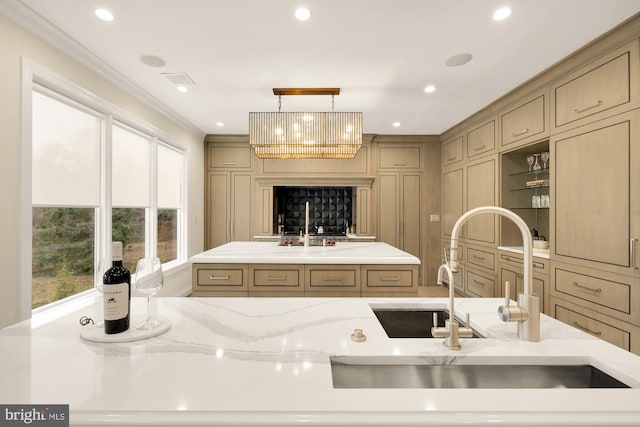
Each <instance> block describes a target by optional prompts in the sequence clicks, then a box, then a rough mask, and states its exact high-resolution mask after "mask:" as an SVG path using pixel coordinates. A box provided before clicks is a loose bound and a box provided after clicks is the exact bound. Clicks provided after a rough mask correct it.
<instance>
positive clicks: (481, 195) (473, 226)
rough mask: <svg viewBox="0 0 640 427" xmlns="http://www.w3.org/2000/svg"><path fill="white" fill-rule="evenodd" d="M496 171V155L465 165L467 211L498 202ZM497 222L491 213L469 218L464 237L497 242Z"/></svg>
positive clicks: (484, 241) (496, 218)
mask: <svg viewBox="0 0 640 427" xmlns="http://www.w3.org/2000/svg"><path fill="white" fill-rule="evenodd" d="M497 173H498V158H497V156H492V157H490V158H487V159H484V160H482V161H479V162H474V163H471V164H467V165H466V166H465V179H466V191H465V194H466V202H467V203H466V210H467V211H468V210H471V209H473V208H477V207H480V206H495V205H497V204H498V197H497V192H498V191H497ZM456 220H457V218H456ZM497 223H498V217H497V215H493V214H484V215H479V216H477V217H474V218H471V219H469V221H467V222H466V224H465V238H466V239H467V241H469V240H475V241H478V242H483V243H490V244H495V243H497V237H496V236H497V233H496V230H497ZM467 260H468V259H467ZM468 261H469V260H468Z"/></svg>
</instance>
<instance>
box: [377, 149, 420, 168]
mask: <svg viewBox="0 0 640 427" xmlns="http://www.w3.org/2000/svg"><path fill="white" fill-rule="evenodd" d="M378 153H379V159H380V169H420V159H421V156H420V147H380V149H379V152H378Z"/></svg>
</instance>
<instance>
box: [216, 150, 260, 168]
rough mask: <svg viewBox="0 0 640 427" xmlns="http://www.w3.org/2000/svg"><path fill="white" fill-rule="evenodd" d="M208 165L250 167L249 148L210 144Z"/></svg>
mask: <svg viewBox="0 0 640 427" xmlns="http://www.w3.org/2000/svg"><path fill="white" fill-rule="evenodd" d="M209 167H210V168H213V169H235V168H250V167H251V148H249V147H217V146H210V147H209Z"/></svg>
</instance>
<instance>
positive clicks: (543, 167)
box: [500, 141, 551, 246]
mask: <svg viewBox="0 0 640 427" xmlns="http://www.w3.org/2000/svg"><path fill="white" fill-rule="evenodd" d="M501 162H502V168H501V173H502V176H501V180H502V182H501V187H500V188H501V205H502V207H504V208H507V209H510V210H512V211H514V212H515V213H516V214H518V215H519V216H520V217H521V218H522V219H523V220H524V221H525V222H526V223H527V225H528V226H529V230H532V232H533V233H534V234H537V235H538V236H539V237H540V238H543V237H544V238H545V239H547V238H548V237H549V207H550V197H549V189H550V186H549V184H550V183H549V165H550V162H551V159H550V156H549V142H548V141H543V142H540V143H537V144H533V145H529V146H527V147H524V148H521V149H518V150H514V151H510V152H506V153H503V154H502V158H501ZM500 235H501V239H500V240H501V241H500V244H501V245H502V246H522V237H521V234H520V231H519V230H518V229H517V227H516V226H515V225H514V224H513V223H512V222H511V221H501V234H500Z"/></svg>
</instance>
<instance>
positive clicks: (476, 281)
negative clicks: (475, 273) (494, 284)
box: [473, 279, 487, 286]
mask: <svg viewBox="0 0 640 427" xmlns="http://www.w3.org/2000/svg"><path fill="white" fill-rule="evenodd" d="M473 283H475V284H476V285H480V286H487V284H486V283H483V282H481V281H479V280H476V279H473Z"/></svg>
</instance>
